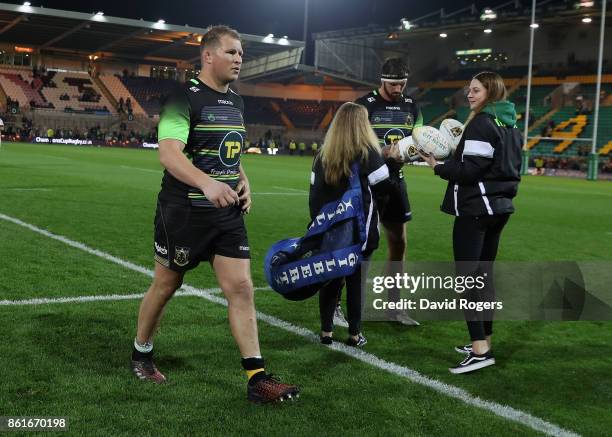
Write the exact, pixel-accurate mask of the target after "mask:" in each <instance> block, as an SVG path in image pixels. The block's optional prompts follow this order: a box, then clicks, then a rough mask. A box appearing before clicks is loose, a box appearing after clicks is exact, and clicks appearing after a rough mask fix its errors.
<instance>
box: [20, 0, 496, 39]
mask: <svg viewBox="0 0 612 437" xmlns="http://www.w3.org/2000/svg"><path fill="white" fill-rule="evenodd" d="M8 2H9V3H17V4H21V3H23V2H22V1H10V0H9V1H8ZM31 2H32V6H41V5H42V6H44V7H47V8H54V9H64V10H71V11H78V12H95V11H98V10H101V11H104V13H105V14H106V15H112V16H118V17H124V18H135V19H138V18H143V19H145V20H148V21H157V20H158V19H159V18H164V19H165V20H166V23H168V24H177V25H184V24H189V25H191V26H198V27H206V26H207V25H210V24H219V23H223V24H228V25H230V26H233V27H235V28H236V29H238V30H239V31H240V32H243V33H250V34H255V35H266V34H268V33H274V34H275V35H276V36H282V35H288V36H289V38H291V39H298V40H301V39H302V33H303V23H304V2H305V0H251V1H248V0H217V1H209V0H164V1H161V0H148V1H147V0H123V1H108V0H90V1H87V0H85V1H83V0H80V1H76V0H31ZM471 3H474V0H427V1H423V0H309V15H308V21H309V23H308V30H309V32H319V31H326V30H336V29H343V28H351V27H360V26H365V25H368V24H381V25H396V24H397V25H399V20H400V18H402V17H406V18H409V19H410V18H417V17H420V16H422V15H425V14H428V13H430V12H433V11H435V10H437V9H440V8H441V7H444V8H445V9H446V11H447V12H451V11H454V10H457V9H460V8H462V7H464V6H467V5H469V4H471ZM485 3H486V4H485ZM485 3H483V2H482V1H476V4H477V6H479V7H484V6H491V5H495V4H499V3H502V0H493V1H490V2H485Z"/></svg>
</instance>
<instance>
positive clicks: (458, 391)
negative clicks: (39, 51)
mask: <svg viewBox="0 0 612 437" xmlns="http://www.w3.org/2000/svg"><path fill="white" fill-rule="evenodd" d="M0 219H2V220H5V221H8V222H11V223H14V224H16V225H19V226H23V227H25V228H27V229H30V230H31V231H34V232H37V233H39V234H41V235H44V236H46V237H49V238H51V239H54V240H56V241H61V242H62V243H65V244H67V245H69V246H71V247H74V248H77V249H81V250H83V251H85V252H87V253H90V254H92V255H96V256H98V257H101V258H104V259H106V260H108V261H112V262H114V263H116V264H119V265H121V266H123V267H126V268H128V269H130V270H133V271H136V272H139V273H143V274H145V275H147V276H153V271H152V270H149V269H147V268H145V267H142V266H138V265H136V264H133V263H131V262H129V261H125V260H122V259H121V258H118V257H115V256H113V255H110V254H107V253H105V252H102V251H100V250H97V249H92V248H90V247H89V246H86V245H85V244H83V243H79V242H77V241H73V240H70V239H69V238H66V237H64V236H61V235H56V234H53V233H51V232H49V231H46V230H44V229H41V228H38V227H36V226H34V225H31V224H29V223H26V222H24V221H21V220H19V219H16V218H13V217H10V216H7V215H4V214H2V213H0ZM181 290H183V292H181V295H190V296H199V297H202V298H204V299H206V300H208V301H210V302H213V303H216V304H219V305H222V306H227V301H226V300H225V299H224V298H222V297H220V296H216V295H214V294H212V293H210V292H209V291H206V290H199V289H197V288H195V287H191V286H189V285H183V287H181ZM118 296H119V297H121V296H120V295H118ZM130 296H137V297H133V298H138V297H140V296H141V295H130ZM93 297H95V296H85V298H90V299H91V300H103V299H101V298H100V297H98V299H93ZM63 299H77V298H63ZM12 305H14V304H12ZM257 318H258V319H259V320H263V321H264V322H266V323H268V324H269V325H272V326H275V327H277V328H280V329H283V330H285V331H288V332H291V333H293V334H295V335H299V336H301V337H304V338H306V339H308V340H310V341H312V342H318V341H319V339H318V336H317V335H316V334H315V333H314V332H312V331H310V330H308V329H306V328H302V327H300V326H297V325H293V324H292V323H289V322H287V321H285V320H282V319H279V318H277V317H274V316H271V315H268V314H265V313H262V312H259V311H257ZM328 347H330V348H331V349H333V350H336V351H338V352H341V353H343V354H345V355H348V356H350V357H352V358H355V359H357V360H359V361H362V362H364V363H367V364H370V365H372V366H374V367H377V368H379V369H382V370H384V371H386V372H389V373H392V374H394V375H397V376H400V377H403V378H405V379H407V380H409V381H412V382H414V383H416V384H419V385H422V386H425V387H428V388H430V389H432V390H435V391H437V392H439V393H442V394H444V395H446V396H449V397H451V398H454V399H458V400H460V401H462V402H464V403H466V404H468V405H472V406H474V407H477V408H481V409H483V410H486V411H489V412H491V413H493V414H495V415H496V416H499V417H502V418H505V419H508V420H510V421H512V422H516V423H519V424H521V425H524V426H526V427H529V428H531V429H533V430H535V431H539V432H542V433H545V434H547V435H551V436H564V437H566V436H567V437H577V436H579V434H576V433H574V432H573V431H569V430H567V429H564V428H561V427H559V426H558V425H555V424H553V423H550V422H547V421H545V420H543V419H540V418H539V417H535V416H532V415H531V414H529V413H526V412H524V411H521V410H518V409H516V408H512V407H510V406H508V405H503V404H498V403H496V402H492V401H487V400H484V399H480V398H479V397H477V396H473V395H472V394H470V393H469V392H467V391H466V390H464V389H462V388H459V387H455V386H453V385H450V384H446V383H444V382H441V381H438V380H435V379H432V378H429V377H427V376H425V375H422V374H421V373H419V372H417V371H416V370H412V369H410V368H408V367H404V366H400V365H399V364H395V363H392V362H389V361H385V360H383V359H382V358H379V357H377V356H376V355H374V354H370V353H368V352H365V351H363V350H360V349H356V348H353V347H349V346H346V345H343V344H340V343H337V342H336V343H333V344H332V345H331V346H328Z"/></svg>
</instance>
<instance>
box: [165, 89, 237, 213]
mask: <svg viewBox="0 0 612 437" xmlns="http://www.w3.org/2000/svg"><path fill="white" fill-rule="evenodd" d="M243 112H244V102H243V100H242V97H240V96H239V95H238V94H236V93H235V92H234V91H232V90H231V89H228V91H227V92H226V93H220V92H218V91H215V90H213V89H211V88H210V87H208V86H207V85H205V84H204V83H203V82H202V81H201V80H199V79H191V80H190V81H189V82H187V83H186V84H184V85H182V86H180V87H177V88H176V89H175V90H174V91H173V92H172V93H170V95H169V96H168V97H167V99H166V101H165V103H164V105H163V109H162V112H161V116H160V120H159V127H158V140H159V141H161V140H165V139H175V140H179V141H182V142H183V143H185V149H184V150H183V152H184V153H185V154H186V155H187V157H188V158H189V159H191V161H192V162H193V165H194V166H195V167H197V168H198V169H200V170H202V171H203V172H204V173H206V174H207V175H208V176H210V177H211V178H213V179H215V180H217V181H219V182H225V183H226V184H228V185H229V186H230V187H232V188H236V185H237V184H238V178H239V173H240V154H241V152H242V146H243V145H244V140H245V136H246V130H245V128H244V119H243V115H242V114H243ZM159 199H160V200H162V201H165V202H172V203H179V204H184V205H193V206H197V207H208V208H214V206H213V204H212V202H210V201H209V200H208V199H206V197H205V196H204V194H203V193H202V191H200V190H199V189H197V188H194V187H191V186H189V185H187V184H184V183H183V182H181V181H179V180H178V179H176V178H175V177H174V176H172V175H171V174H170V173H169V172H168V171H167V170H165V171H164V177H163V180H162V189H161V192H160V193H159Z"/></svg>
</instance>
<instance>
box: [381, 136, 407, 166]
mask: <svg viewBox="0 0 612 437" xmlns="http://www.w3.org/2000/svg"><path fill="white" fill-rule="evenodd" d="M382 154H383V157H384V158H385V159H389V158H391V159H394V160H395V161H397V162H402V163H403V162H404V160H403V159H402V156H401V154H400V151H399V147H398V145H397V141H394V142H393V144H390V145H387V146H384V147H383V148H382Z"/></svg>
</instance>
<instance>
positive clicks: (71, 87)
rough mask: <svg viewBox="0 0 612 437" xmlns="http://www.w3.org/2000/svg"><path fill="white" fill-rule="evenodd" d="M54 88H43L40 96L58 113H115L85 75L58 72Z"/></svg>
mask: <svg viewBox="0 0 612 437" xmlns="http://www.w3.org/2000/svg"><path fill="white" fill-rule="evenodd" d="M53 82H54V83H55V85H56V86H55V87H50V86H45V87H43V88H42V94H43V95H44V96H45V97H46V98H47V100H48V101H49V102H51V103H52V104H53V107H54V108H55V109H57V110H60V111H76V112H101V113H103V112H110V113H113V112H115V109H114V107H113V105H112V104H111V103H110V102H109V101H108V99H107V98H106V97H105V96H104V95H103V94H102V92H101V91H100V90H99V89H98V88H97V86H96V85H95V84H94V83H93V82H92V81H91V79H90V77H89V75H88V74H87V73H78V72H72V73H64V72H58V73H56V74H55V76H54V78H53Z"/></svg>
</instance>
